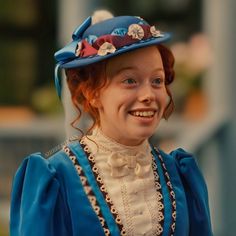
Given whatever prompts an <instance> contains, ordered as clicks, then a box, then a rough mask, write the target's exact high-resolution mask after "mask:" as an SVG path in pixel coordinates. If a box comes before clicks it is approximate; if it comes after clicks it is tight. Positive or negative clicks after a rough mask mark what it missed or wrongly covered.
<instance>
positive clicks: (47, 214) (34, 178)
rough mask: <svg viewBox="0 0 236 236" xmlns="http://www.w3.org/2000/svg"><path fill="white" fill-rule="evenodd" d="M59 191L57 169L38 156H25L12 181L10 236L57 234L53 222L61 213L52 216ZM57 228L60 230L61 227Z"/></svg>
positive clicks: (58, 199) (48, 235)
mask: <svg viewBox="0 0 236 236" xmlns="http://www.w3.org/2000/svg"><path fill="white" fill-rule="evenodd" d="M59 189H60V183H59V181H58V180H57V178H56V170H55V169H54V168H53V167H52V166H51V165H50V164H49V162H48V160H46V159H44V158H43V157H42V156H41V155H40V154H39V153H38V154H33V155H31V156H30V157H27V158H26V159H25V160H24V161H23V162H22V164H21V166H20V167H19V169H18V171H17V172H16V175H15V177H14V180H13V186H12V196H11V211H10V235H11V236H29V235H34V236H42V235H47V236H54V235H56V231H55V223H57V221H58V219H56V218H55V217H60V214H59V216H55V214H57V213H58V210H57V208H58V206H57V204H58V202H59V201H60V197H59ZM57 227H59V228H60V225H57ZM57 230H58V229H57ZM62 231H63V230H62ZM61 233H62V232H61ZM57 235H62V234H57Z"/></svg>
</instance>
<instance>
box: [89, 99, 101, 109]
mask: <svg viewBox="0 0 236 236" xmlns="http://www.w3.org/2000/svg"><path fill="white" fill-rule="evenodd" d="M90 104H91V105H92V106H93V107H95V108H100V107H101V103H100V101H99V99H96V98H93V99H92V100H91V101H90Z"/></svg>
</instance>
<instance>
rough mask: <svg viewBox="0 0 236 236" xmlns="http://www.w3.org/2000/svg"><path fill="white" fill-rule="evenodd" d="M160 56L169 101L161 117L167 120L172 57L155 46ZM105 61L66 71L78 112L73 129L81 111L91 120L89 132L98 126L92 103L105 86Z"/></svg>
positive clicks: (170, 106)
mask: <svg viewBox="0 0 236 236" xmlns="http://www.w3.org/2000/svg"><path fill="white" fill-rule="evenodd" d="M157 48H158V50H159V52H160V54H161V58H162V63H163V67H164V71H165V84H166V90H167V93H168V95H169V97H170V101H169V103H168V105H167V107H166V109H165V111H164V114H163V117H164V118H165V119H168V118H169V116H170V115H171V113H172V112H173V110H174V102H173V99H172V94H171V92H170V90H169V86H168V85H169V84H171V83H172V82H173V80H174V76H175V72H174V68H173V67H174V56H173V54H172V52H171V51H170V50H169V49H168V48H167V47H165V46H163V45H157ZM106 64H107V61H106V60H104V61H101V62H98V63H95V64H92V65H88V66H85V67H82V68H72V69H66V76H67V83H68V87H69V90H70V92H71V98H72V102H73V104H74V106H75V107H76V109H77V110H78V112H79V115H78V117H77V118H76V119H75V120H74V121H73V122H72V123H71V125H72V126H73V127H75V123H76V122H77V121H78V120H79V119H80V117H81V115H82V111H81V109H82V110H83V111H84V112H87V113H88V114H89V115H90V116H91V118H92V119H93V125H92V127H91V128H90V129H89V130H92V128H93V127H94V126H96V125H99V124H100V118H99V112H98V109H97V108H96V107H94V106H93V105H92V104H93V101H95V100H96V97H97V95H98V94H99V92H100V90H101V89H102V88H103V87H104V86H105V85H107V83H108V80H107V76H106Z"/></svg>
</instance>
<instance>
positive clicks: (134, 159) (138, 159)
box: [107, 152, 152, 178]
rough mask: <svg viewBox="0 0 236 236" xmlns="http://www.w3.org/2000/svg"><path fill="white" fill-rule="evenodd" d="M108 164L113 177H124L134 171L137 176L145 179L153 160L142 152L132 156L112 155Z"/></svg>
mask: <svg viewBox="0 0 236 236" xmlns="http://www.w3.org/2000/svg"><path fill="white" fill-rule="evenodd" d="M107 163H108V165H109V167H110V169H111V176H112V177H116V178H119V177H123V176H126V175H128V174H129V173H130V172H132V171H133V172H134V174H135V175H136V176H138V177H140V178H143V177H145V176H146V175H147V174H148V173H149V172H150V169H151V163H152V160H151V158H150V157H149V156H147V155H146V154H145V153H142V152H139V153H137V154H136V155H132V156H131V155H124V154H121V153H112V154H111V155H110V156H109V157H108V160H107Z"/></svg>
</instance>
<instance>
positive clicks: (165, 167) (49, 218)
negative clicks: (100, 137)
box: [10, 142, 212, 236]
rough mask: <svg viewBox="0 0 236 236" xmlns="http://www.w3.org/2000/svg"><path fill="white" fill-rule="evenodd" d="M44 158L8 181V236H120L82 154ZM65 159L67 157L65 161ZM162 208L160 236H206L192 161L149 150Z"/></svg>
mask: <svg viewBox="0 0 236 236" xmlns="http://www.w3.org/2000/svg"><path fill="white" fill-rule="evenodd" d="M66 150H67V151H68V152H65V149H62V150H60V151H58V152H56V153H55V154H53V155H52V156H50V157H49V158H47V159H46V158H45V157H43V156H42V155H41V154H40V153H36V154H32V155H30V156H29V157H27V158H26V159H25V160H24V161H23V163H22V164H21V166H20V167H19V169H18V171H17V173H16V175H15V177H14V181H13V188H12V198H11V212H10V235H11V236H29V235H33V236H42V235H45V236H67V235H68V236H95V235H96V236H104V235H112V236H119V235H123V234H124V235H125V232H124V231H123V230H124V229H123V228H122V227H123V226H122V222H120V221H118V220H117V219H118V216H117V215H116V214H115V213H114V212H112V206H111V205H110V204H109V202H108V201H107V200H106V194H105V193H104V191H102V189H101V186H99V183H98V181H97V180H96V176H95V173H94V171H93V169H94V167H93V164H92V163H91V161H90V160H89V158H88V156H89V155H88V153H86V150H84V147H83V146H82V145H81V144H80V143H79V142H71V143H70V144H68V145H67V147H66ZM68 153H70V154H71V155H68ZM152 154H153V156H154V161H155V163H156V166H157V172H158V174H159V176H160V184H161V191H162V195H163V204H164V210H163V211H164V212H163V213H164V220H163V222H162V226H163V232H162V234H161V235H162V236H168V235H174V236H211V235H212V230H211V222H210V214H209V206H208V194H207V187H206V184H205V181H204V179H203V176H202V174H201V173H200V171H199V168H198V166H197V164H196V162H195V160H194V158H193V157H192V156H191V155H190V154H188V153H186V152H185V151H184V150H182V149H177V150H175V151H173V152H171V153H170V154H166V153H164V152H162V151H161V150H156V149H154V148H153V149H152Z"/></svg>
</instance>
